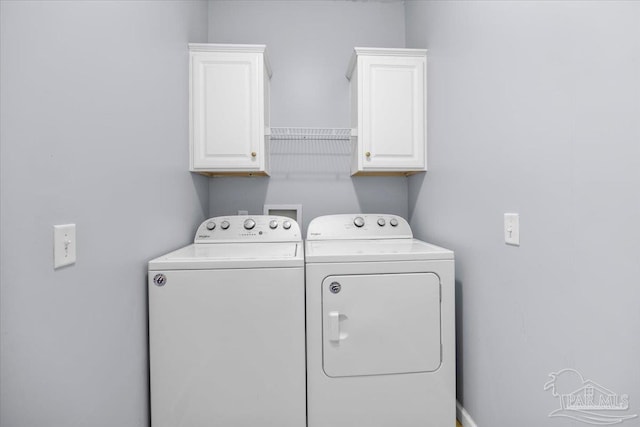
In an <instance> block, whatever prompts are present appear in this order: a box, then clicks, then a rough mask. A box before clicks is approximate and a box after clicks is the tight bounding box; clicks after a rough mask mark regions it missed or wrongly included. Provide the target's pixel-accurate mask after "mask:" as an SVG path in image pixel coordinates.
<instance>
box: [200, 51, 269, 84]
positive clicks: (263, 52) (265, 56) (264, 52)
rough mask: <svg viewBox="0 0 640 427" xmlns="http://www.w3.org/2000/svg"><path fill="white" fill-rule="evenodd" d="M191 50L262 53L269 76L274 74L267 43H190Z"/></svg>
mask: <svg viewBox="0 0 640 427" xmlns="http://www.w3.org/2000/svg"><path fill="white" fill-rule="evenodd" d="M189 52H245V53H262V54H263V57H264V65H265V67H266V69H267V73H268V74H269V77H271V75H272V74H273V72H272V71H271V62H270V61H269V55H268V53H267V45H265V44H228V43H189Z"/></svg>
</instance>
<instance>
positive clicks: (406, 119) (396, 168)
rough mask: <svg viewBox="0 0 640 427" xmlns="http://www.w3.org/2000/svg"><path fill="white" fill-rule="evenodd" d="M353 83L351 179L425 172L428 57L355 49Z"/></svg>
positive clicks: (349, 75) (416, 52)
mask: <svg viewBox="0 0 640 427" xmlns="http://www.w3.org/2000/svg"><path fill="white" fill-rule="evenodd" d="M347 78H348V79H349V80H350V82H351V88H350V90H351V141H352V159H351V174H352V175H397V174H411V173H415V172H420V171H426V170H427V51H426V50H424V49H383V48H355V49H354V53H353V56H352V58H351V62H350V64H349V68H348V70H347Z"/></svg>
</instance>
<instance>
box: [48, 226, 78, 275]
mask: <svg viewBox="0 0 640 427" xmlns="http://www.w3.org/2000/svg"><path fill="white" fill-rule="evenodd" d="M75 262H76V225H75V224H65V225H54V226H53V268H60V267H64V266H65V265H69V264H74V263H75Z"/></svg>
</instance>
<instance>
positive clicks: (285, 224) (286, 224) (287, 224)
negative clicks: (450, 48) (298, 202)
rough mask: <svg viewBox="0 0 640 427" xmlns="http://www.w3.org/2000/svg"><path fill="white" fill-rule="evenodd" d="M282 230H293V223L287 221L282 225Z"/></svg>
mask: <svg viewBox="0 0 640 427" xmlns="http://www.w3.org/2000/svg"><path fill="white" fill-rule="evenodd" d="M282 228H284V229H285V230H288V229H290V228H291V221H285V222H283V223H282Z"/></svg>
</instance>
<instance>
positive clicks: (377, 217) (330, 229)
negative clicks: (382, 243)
mask: <svg viewBox="0 0 640 427" xmlns="http://www.w3.org/2000/svg"><path fill="white" fill-rule="evenodd" d="M412 238H413V233H412V232H411V227H409V223H408V222H407V221H406V220H405V219H404V218H402V217H401V216H398V215H385V214H347V215H326V216H321V217H318V218H315V219H314V220H313V221H311V223H310V224H309V229H308V230H307V240H341V239H345V240H360V239H412Z"/></svg>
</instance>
